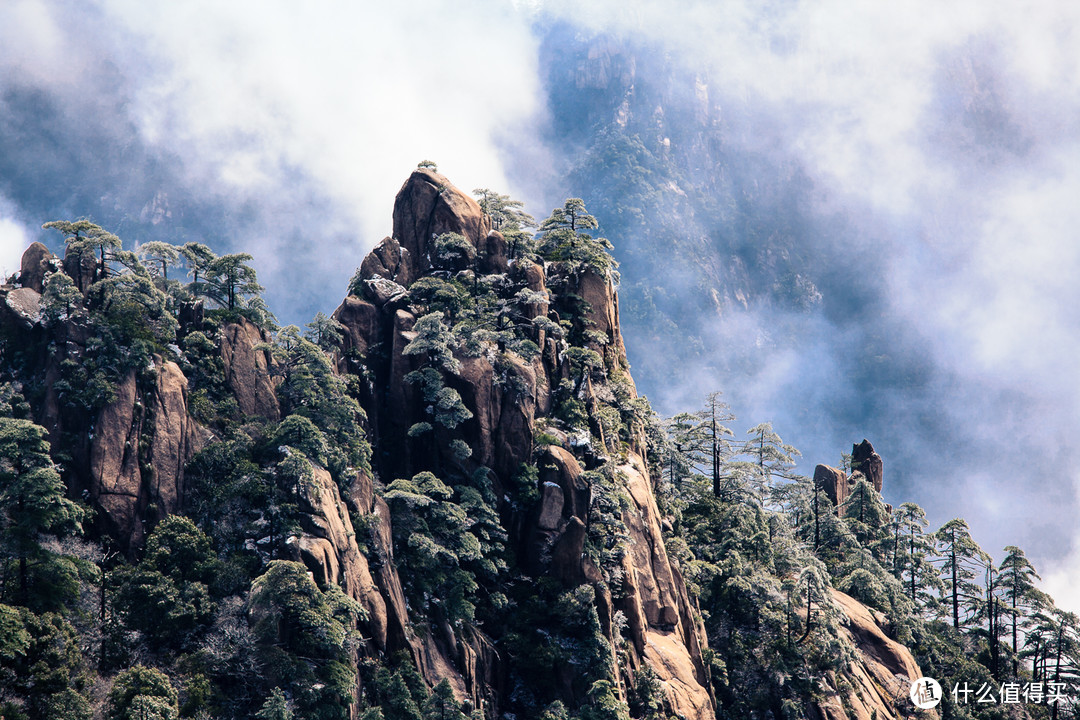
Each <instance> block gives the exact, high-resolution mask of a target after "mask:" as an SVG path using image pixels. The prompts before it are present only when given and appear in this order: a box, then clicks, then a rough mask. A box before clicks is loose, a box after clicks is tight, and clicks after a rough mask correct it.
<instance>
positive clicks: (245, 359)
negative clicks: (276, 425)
mask: <svg viewBox="0 0 1080 720" xmlns="http://www.w3.org/2000/svg"><path fill="white" fill-rule="evenodd" d="M221 333H222V339H221V359H222V360H223V361H224V362H225V382H226V383H227V384H228V386H229V389H230V390H232V393H233V396H234V397H235V398H236V403H237V405H239V406H240V412H242V413H244V414H245V415H258V416H260V417H264V418H266V419H267V420H272V421H277V420H279V419H280V418H281V408H280V406H279V405H278V401H277V395H276V394H275V393H274V383H273V380H272V379H271V377H270V354H269V353H268V352H267V351H266V350H258V349H256V347H257V346H258V345H260V344H262V343H264V342H266V338H265V337H264V336H263V332H262V330H260V329H259V328H257V327H255V325H254V324H253V323H251V321H249V320H247V319H241V320H240V322H237V323H230V324H228V325H226V326H225V327H224V328H223V329H222V331H221Z"/></svg>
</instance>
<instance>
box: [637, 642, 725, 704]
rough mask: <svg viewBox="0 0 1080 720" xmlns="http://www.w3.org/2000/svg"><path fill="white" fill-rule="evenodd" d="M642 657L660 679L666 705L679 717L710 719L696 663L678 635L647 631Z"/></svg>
mask: <svg viewBox="0 0 1080 720" xmlns="http://www.w3.org/2000/svg"><path fill="white" fill-rule="evenodd" d="M644 658H645V661H646V662H647V663H649V666H650V667H651V668H652V669H653V671H654V672H655V673H656V676H657V677H658V678H660V679H661V682H662V683H663V686H664V690H665V691H666V692H667V696H668V702H669V703H671V706H672V707H673V708H674V709H675V712H676V713H677V715H678V717H683V718H686V719H687V720H713V718H715V717H716V714H715V711H714V710H713V703H712V697H710V695H709V691H708V690H706V689H705V687H704V686H703V685H702V683H701V681H700V679H699V677H698V673H699V665H700V661H695V659H694V658H693V657H691V655H690V651H689V649H688V648H687V646H686V644H685V643H684V642H683V641H682V638H681V637H680V636H679V634H678V633H674V632H661V631H658V630H652V629H650V630H648V631H646V633H645V652H644Z"/></svg>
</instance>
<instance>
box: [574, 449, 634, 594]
mask: <svg viewBox="0 0 1080 720" xmlns="http://www.w3.org/2000/svg"><path fill="white" fill-rule="evenodd" d="M581 477H582V479H583V480H584V481H585V482H587V483H588V485H589V499H590V502H589V523H588V533H587V534H586V536H585V553H586V555H588V556H589V557H590V558H592V560H593V562H595V563H596V565H597V567H599V568H600V569H601V571H603V573H604V579H605V580H607V581H608V583H610V584H611V585H613V586H615V587H616V588H618V586H620V585H621V583H622V559H623V556H624V555H625V554H626V548H627V545H628V544H629V541H630V532H629V530H628V529H627V527H626V522H625V521H624V520H623V515H624V513H625V512H626V511H627V510H629V509H630V503H631V501H630V496H629V495H627V493H626V491H625V490H624V489H623V486H624V480H623V478H622V477H621V476H620V475H619V474H618V472H617V471H616V470H615V469H614V468H613V467H612V465H611V463H607V464H605V465H602V466H601V467H600V468H599V469H598V470H589V471H586V472H585V473H583V474H582V476H581Z"/></svg>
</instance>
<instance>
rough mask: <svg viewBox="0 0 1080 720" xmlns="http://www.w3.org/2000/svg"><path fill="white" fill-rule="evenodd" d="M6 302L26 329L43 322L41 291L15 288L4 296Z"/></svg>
mask: <svg viewBox="0 0 1080 720" xmlns="http://www.w3.org/2000/svg"><path fill="white" fill-rule="evenodd" d="M4 304H5V305H6V306H7V309H8V311H9V313H10V314H11V315H12V316H13V317H14V318H15V320H16V322H18V323H19V324H20V325H22V326H23V327H25V328H26V329H30V328H32V327H34V326H35V325H37V324H38V323H40V322H41V293H39V292H38V291H37V290H34V289H33V288H28V287H21V288H15V289H14V290H12V291H11V292H9V293H8V294H7V297H6V298H4Z"/></svg>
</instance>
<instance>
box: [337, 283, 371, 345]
mask: <svg viewBox="0 0 1080 720" xmlns="http://www.w3.org/2000/svg"><path fill="white" fill-rule="evenodd" d="M333 317H334V319H335V320H337V321H338V322H339V323H341V324H342V325H344V326H345V337H344V338H343V339H342V345H341V350H342V353H343V354H346V355H348V354H349V353H356V354H357V355H366V354H367V351H368V348H370V347H371V346H372V345H374V344H375V343H377V342H379V311H378V309H377V308H376V307H375V306H374V305H372V304H371V303H369V302H366V301H364V300H361V299H360V298H358V297H353V296H349V297H347V298H345V301H344V302H342V303H341V305H339V306H338V309H337V310H335V311H334V315H333Z"/></svg>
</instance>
